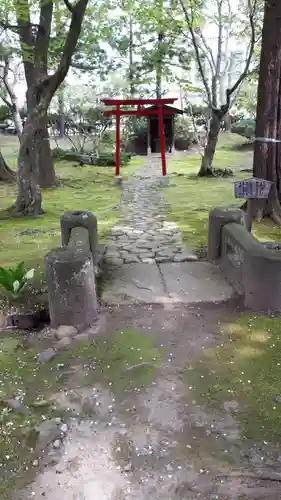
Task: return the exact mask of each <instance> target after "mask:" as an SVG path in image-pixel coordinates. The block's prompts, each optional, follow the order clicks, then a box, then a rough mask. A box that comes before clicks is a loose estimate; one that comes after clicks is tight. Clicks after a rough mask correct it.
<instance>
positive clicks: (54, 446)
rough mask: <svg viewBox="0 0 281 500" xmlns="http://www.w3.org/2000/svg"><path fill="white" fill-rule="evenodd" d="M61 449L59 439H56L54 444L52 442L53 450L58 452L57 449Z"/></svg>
mask: <svg viewBox="0 0 281 500" xmlns="http://www.w3.org/2000/svg"><path fill="white" fill-rule="evenodd" d="M60 447H61V441H60V440H59V439H56V440H55V441H54V442H53V448H54V449H55V450H58V449H59V448H60Z"/></svg>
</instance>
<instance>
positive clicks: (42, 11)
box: [0, 0, 88, 215]
mask: <svg viewBox="0 0 281 500" xmlns="http://www.w3.org/2000/svg"><path fill="white" fill-rule="evenodd" d="M38 2H39V3H38V4H37V11H36V13H37V15H38V16H35V20H33V19H32V12H34V8H35V10H36V5H35V6H34V5H33V6H32V9H31V6H30V3H29V1H28V0H15V14H16V20H17V22H16V25H14V24H10V23H7V22H6V21H5V20H1V22H0V24H1V25H2V26H3V28H4V29H11V30H13V31H15V32H17V33H18V34H19V42H20V48H21V57H22V60H23V65H24V72H25V79H26V83H27V95H26V99H27V119H26V122H25V125H24V129H23V132H22V136H21V143H20V148H19V157H18V196H17V199H16V202H15V204H14V207H13V210H14V211H15V212H16V213H18V214H33V215H37V214H40V213H41V212H42V197H41V190H40V185H41V186H51V185H54V184H55V182H56V180H55V173H54V169H53V163H52V156H51V151H50V144H49V137H48V132H47V110H48V107H49V105H50V102H51V100H52V98H53V96H54V94H55V92H56V90H57V89H58V88H59V87H60V85H61V83H62V82H63V81H64V79H65V77H66V75H67V73H68V70H69V67H70V64H71V59H72V56H73V53H74V51H75V48H76V44H77V41H78V38H79V35H80V31H81V26H82V21H83V18H84V15H85V10H86V7H87V4H88V0H78V1H77V2H76V3H75V4H71V3H70V2H69V0H64V5H65V7H66V9H65V14H64V22H65V25H66V26H67V28H66V29H65V31H66V37H65V40H64V42H63V44H62V50H61V56H60V60H59V63H58V65H57V67H56V69H55V70H54V69H53V68H52V67H51V69H52V72H50V66H49V62H50V61H49V56H50V52H49V51H50V47H51V38H52V21H53V16H54V7H58V8H59V7H61V3H60V0H57V3H56V4H55V3H54V2H53V0H38ZM67 12H68V13H69V14H70V16H69V17H70V19H68V16H67ZM37 17H38V20H37Z"/></svg>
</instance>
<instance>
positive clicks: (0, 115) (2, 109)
mask: <svg viewBox="0 0 281 500" xmlns="http://www.w3.org/2000/svg"><path fill="white" fill-rule="evenodd" d="M11 117H12V115H11V110H10V108H9V106H6V104H1V105H0V123H1V122H4V121H5V120H8V119H9V118H11Z"/></svg>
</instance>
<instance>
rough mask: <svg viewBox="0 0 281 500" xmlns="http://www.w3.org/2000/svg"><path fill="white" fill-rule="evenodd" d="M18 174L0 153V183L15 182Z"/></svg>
mask: <svg viewBox="0 0 281 500" xmlns="http://www.w3.org/2000/svg"><path fill="white" fill-rule="evenodd" d="M15 181H16V174H15V172H13V170H11V169H10V167H9V166H8V165H7V163H6V162H5V159H4V157H3V155H2V153H1V151H0V182H15Z"/></svg>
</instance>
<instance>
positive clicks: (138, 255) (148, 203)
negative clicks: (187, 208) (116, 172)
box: [106, 157, 197, 266]
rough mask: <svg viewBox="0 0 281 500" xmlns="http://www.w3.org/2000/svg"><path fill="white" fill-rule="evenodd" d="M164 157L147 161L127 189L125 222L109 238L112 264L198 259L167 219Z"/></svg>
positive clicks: (109, 255) (123, 207)
mask: <svg viewBox="0 0 281 500" xmlns="http://www.w3.org/2000/svg"><path fill="white" fill-rule="evenodd" d="M160 178H161V169H160V159H158V158H153V157H148V159H147V163H146V164H145V165H144V166H143V167H141V170H140V171H139V172H137V173H136V174H135V176H134V180H133V182H132V183H131V184H129V185H127V186H125V187H124V189H123V193H122V197H121V212H122V222H121V223H119V224H118V225H116V226H115V227H114V228H113V230H112V233H111V235H110V237H109V241H108V248H107V254H106V260H107V262H108V263H109V264H111V265H116V266H119V265H122V264H132V263H137V262H143V263H146V264H153V263H155V262H157V263H161V262H185V261H194V260H197V258H196V256H195V254H193V253H192V252H191V251H190V250H188V249H187V248H186V247H185V246H184V243H183V241H182V237H181V232H180V229H179V228H178V227H177V226H176V224H175V223H173V222H169V221H167V220H166V216H167V213H168V210H169V207H168V205H167V203H166V202H165V199H164V196H163V193H162V190H161V188H160V187H159V179H160Z"/></svg>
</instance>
